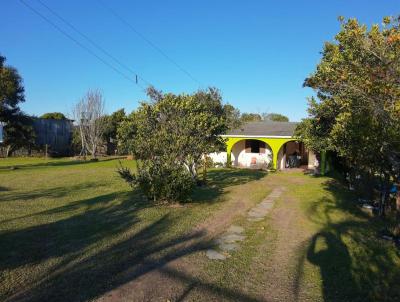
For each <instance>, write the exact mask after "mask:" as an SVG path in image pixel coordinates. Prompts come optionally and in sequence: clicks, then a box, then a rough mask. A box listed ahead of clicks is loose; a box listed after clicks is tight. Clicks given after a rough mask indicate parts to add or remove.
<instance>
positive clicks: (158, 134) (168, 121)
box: [118, 88, 228, 201]
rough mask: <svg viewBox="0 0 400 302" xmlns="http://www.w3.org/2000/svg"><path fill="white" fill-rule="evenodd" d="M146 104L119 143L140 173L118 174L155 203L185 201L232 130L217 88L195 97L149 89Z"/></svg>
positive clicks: (126, 125)
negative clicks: (207, 158)
mask: <svg viewBox="0 0 400 302" xmlns="http://www.w3.org/2000/svg"><path fill="white" fill-rule="evenodd" d="M149 96H150V98H151V102H149V103H142V104H141V105H140V107H139V108H138V109H137V110H136V111H135V112H133V113H132V114H131V115H129V116H128V117H127V118H126V119H125V120H124V122H123V123H121V126H120V128H119V129H118V137H119V141H121V142H123V147H124V149H125V150H127V151H128V152H129V153H131V154H133V155H134V156H135V158H136V159H137V160H138V169H137V172H136V174H132V173H130V171H128V170H127V169H123V168H121V169H119V173H120V174H121V176H122V177H123V178H124V179H125V180H127V181H128V182H129V183H130V184H131V185H132V186H139V187H140V188H141V189H142V191H143V192H144V193H145V194H146V196H148V197H149V199H152V200H166V201H183V200H185V199H186V198H187V197H188V195H189V194H190V192H191V190H192V188H193V185H194V184H195V183H197V182H198V173H197V172H198V169H199V167H201V166H202V164H203V159H204V158H205V155H206V154H208V153H210V152H213V151H217V150H218V149H219V148H220V146H221V145H223V144H224V140H223V139H222V138H221V136H220V135H221V134H223V133H225V131H226V130H227V128H228V119H227V114H226V112H225V110H224V108H225V107H224V106H223V105H222V100H221V96H220V94H219V92H218V91H217V90H216V89H212V88H210V89H208V90H207V91H199V92H197V93H195V94H193V95H186V94H182V95H174V94H162V93H160V92H157V91H155V90H154V89H150V90H149Z"/></svg>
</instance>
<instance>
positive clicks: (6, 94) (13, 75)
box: [0, 56, 33, 156]
mask: <svg viewBox="0 0 400 302" xmlns="http://www.w3.org/2000/svg"><path fill="white" fill-rule="evenodd" d="M5 61H6V58H5V57H2V56H0V122H1V123H3V124H4V142H3V145H5V146H6V155H7V156H8V155H9V154H11V153H12V152H13V151H14V150H15V149H17V148H19V147H24V146H27V145H29V144H31V143H32V142H33V129H32V120H31V119H30V118H29V117H28V116H26V115H25V114H24V113H23V112H22V111H21V109H20V108H19V105H20V103H22V102H24V101H25V97H24V87H23V85H22V78H21V77H20V75H19V74H18V71H17V70H16V69H15V68H14V67H11V66H6V65H5Z"/></svg>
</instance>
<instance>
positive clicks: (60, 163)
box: [0, 157, 124, 171]
mask: <svg viewBox="0 0 400 302" xmlns="http://www.w3.org/2000/svg"><path fill="white" fill-rule="evenodd" d="M122 158H124V157H121V158H116V157H110V158H101V159H100V160H97V161H92V160H75V159H72V158H70V159H53V160H49V161H44V162H39V163H25V164H24V163H21V164H18V163H16V164H15V165H6V166H3V165H0V171H4V170H10V169H17V170H19V169H21V170H26V169H34V168H42V167H64V166H77V165H93V164H98V163H102V162H108V161H112V160H118V159H122Z"/></svg>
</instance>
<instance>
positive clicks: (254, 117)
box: [240, 113, 262, 123]
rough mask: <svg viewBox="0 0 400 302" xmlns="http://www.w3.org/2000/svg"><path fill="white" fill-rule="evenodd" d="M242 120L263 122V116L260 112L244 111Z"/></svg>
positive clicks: (244, 121) (245, 121)
mask: <svg viewBox="0 0 400 302" xmlns="http://www.w3.org/2000/svg"><path fill="white" fill-rule="evenodd" d="M240 120H241V122H242V123H248V122H261V121H262V116H261V115H260V114H258V113H242V115H241V117H240Z"/></svg>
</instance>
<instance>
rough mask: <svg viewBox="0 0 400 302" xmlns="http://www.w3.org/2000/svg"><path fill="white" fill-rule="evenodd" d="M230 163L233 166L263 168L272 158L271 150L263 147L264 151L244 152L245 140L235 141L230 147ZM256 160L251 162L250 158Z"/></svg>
mask: <svg viewBox="0 0 400 302" xmlns="http://www.w3.org/2000/svg"><path fill="white" fill-rule="evenodd" d="M232 155H233V156H232V164H233V166H235V167H243V168H253V167H254V166H256V167H258V168H265V167H267V166H268V164H269V163H270V162H271V160H272V156H271V150H269V149H268V147H267V148H265V153H246V144H245V140H242V141H239V142H237V143H236V144H235V145H234V146H233V148H232ZM253 159H255V160H256V164H255V165H254V164H252V163H251V162H252V160H253Z"/></svg>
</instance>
